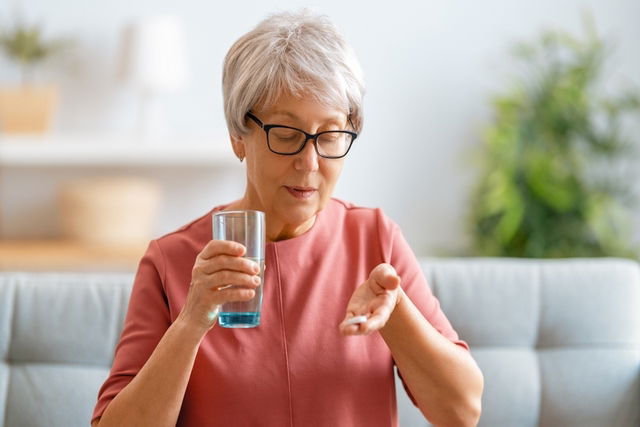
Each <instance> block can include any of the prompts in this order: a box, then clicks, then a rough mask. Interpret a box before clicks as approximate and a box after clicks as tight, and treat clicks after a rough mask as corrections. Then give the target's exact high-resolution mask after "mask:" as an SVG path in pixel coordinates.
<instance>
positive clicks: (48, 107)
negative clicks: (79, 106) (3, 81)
mask: <svg viewBox="0 0 640 427" xmlns="http://www.w3.org/2000/svg"><path fill="white" fill-rule="evenodd" d="M68 43H69V42H68V41H67V40H64V39H51V40H45V38H44V36H43V34H42V28H41V27H40V26H38V25H28V24H24V23H22V22H17V23H16V24H14V25H13V26H12V27H10V28H0V49H1V50H2V51H3V52H4V54H5V55H6V56H7V57H8V58H9V59H10V60H12V61H14V62H16V63H17V65H18V66H19V67H20V74H21V82H20V85H18V86H5V87H0V131H1V132H3V133H40V132H44V131H46V130H48V129H49V127H50V124H51V120H52V117H53V113H54V110H55V107H56V103H57V98H58V91H57V88H56V87H55V86H52V85H34V84H33V82H32V75H33V71H34V67H35V66H36V65H37V64H38V63H40V62H42V61H44V60H45V59H48V58H50V57H51V56H53V55H55V54H57V53H58V52H60V51H61V50H63V49H64V48H65V47H66V46H67V45H68Z"/></svg>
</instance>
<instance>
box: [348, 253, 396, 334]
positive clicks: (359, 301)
mask: <svg viewBox="0 0 640 427" xmlns="http://www.w3.org/2000/svg"><path fill="white" fill-rule="evenodd" d="M403 295H404V293H403V292H402V288H401V287H400V276H398V273H396V270H395V269H394V268H393V267H392V266H391V265H389V264H384V263H383V264H379V265H377V266H376V267H375V268H374V269H373V270H371V273H370V274H369V278H368V279H367V280H366V281H365V282H364V283H362V284H361V285H360V286H358V288H357V289H356V290H355V292H354V293H353V295H352V296H351V299H350V300H349V304H348V305H347V315H346V317H345V319H344V320H343V321H342V323H341V324H340V333H341V334H342V335H367V334H370V333H371V332H374V331H377V330H378V329H381V328H382V327H383V326H384V325H385V324H386V323H387V320H389V316H391V313H392V312H393V310H394V309H395V308H396V305H398V303H399V302H400V301H401V299H402V298H403ZM357 316H366V321H364V322H362V323H356V324H352V323H349V319H353V318H354V317H357Z"/></svg>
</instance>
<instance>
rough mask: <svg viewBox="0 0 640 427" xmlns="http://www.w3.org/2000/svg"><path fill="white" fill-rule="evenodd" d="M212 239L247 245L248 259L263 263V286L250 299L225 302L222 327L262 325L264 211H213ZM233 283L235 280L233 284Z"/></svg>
mask: <svg viewBox="0 0 640 427" xmlns="http://www.w3.org/2000/svg"><path fill="white" fill-rule="evenodd" d="M212 220H213V239H214V240H231V241H234V242H238V243H240V244H242V245H244V247H245V248H247V251H246V252H245V254H244V257H245V258H249V259H250V260H252V261H254V262H256V263H257V264H258V265H259V266H260V273H259V274H260V286H258V287H257V288H256V295H255V297H253V298H252V299H250V300H249V301H230V302H226V303H224V304H222V306H221V307H220V311H219V314H218V322H219V323H220V326H223V327H225V328H253V327H256V326H258V325H259V324H260V310H261V308H262V287H263V279H264V252H265V228H266V227H265V220H264V212H261V211H253V210H237V211H221V212H216V213H214V214H213V218H212ZM230 285H233V283H230Z"/></svg>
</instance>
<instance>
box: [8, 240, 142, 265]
mask: <svg viewBox="0 0 640 427" xmlns="http://www.w3.org/2000/svg"><path fill="white" fill-rule="evenodd" d="M146 247H147V245H146V244H140V245H132V246H122V247H103V246H95V245H87V244H83V243H78V242H73V241H66V240H4V241H3V240H0V271H74V272H80V271H135V270H136V268H137V266H138V262H139V261H140V258H142V255H143V254H144V251H145V250H146Z"/></svg>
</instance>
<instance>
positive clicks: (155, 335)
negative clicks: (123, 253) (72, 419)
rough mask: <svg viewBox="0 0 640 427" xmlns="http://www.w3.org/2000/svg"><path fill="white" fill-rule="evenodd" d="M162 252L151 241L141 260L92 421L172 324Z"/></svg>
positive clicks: (140, 364)
mask: <svg viewBox="0 0 640 427" xmlns="http://www.w3.org/2000/svg"><path fill="white" fill-rule="evenodd" d="M161 255H162V254H161V252H160V248H159V246H158V243H157V242H156V241H152V242H151V243H150V244H149V247H148V248H147V252H146V253H145V255H144V256H143V258H142V260H141V261H140V264H139V266H138V271H137V273H136V276H135V280H134V283H133V288H132V290H131V297H130V299H129V306H128V309H127V315H126V318H125V321H124V327H123V330H122V334H121V336H120V341H119V342H118V345H117V346H116V351H115V356H114V360H113V365H112V367H111V372H110V373H109V376H108V377H107V380H106V381H105V382H104V384H103V385H102V387H101V388H100V391H99V392H98V402H97V404H96V406H95V408H94V411H93V416H92V417H91V421H92V422H93V421H94V420H95V419H96V418H98V417H101V416H102V414H103V413H104V410H105V409H106V407H107V406H108V405H109V403H110V402H111V401H112V400H113V398H114V397H115V396H116V395H117V394H118V393H119V392H120V391H121V390H122V389H123V388H124V387H125V386H126V385H127V384H129V382H130V381H131V380H132V379H133V377H135V376H136V374H137V373H138V371H140V369H141V368H142V366H143V365H144V364H145V363H146V361H147V360H148V359H149V356H151V353H152V352H153V350H154V349H155V348H156V346H157V344H158V342H159V341H160V339H161V338H162V336H163V335H164V333H165V332H166V330H167V329H168V328H169V326H170V324H171V321H170V316H169V308H168V304H167V299H166V294H165V292H164V288H163V285H162V283H163V274H164V271H163V270H162V268H161V267H162V265H163V264H162V256H161Z"/></svg>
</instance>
